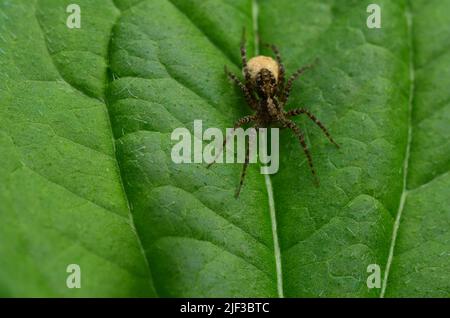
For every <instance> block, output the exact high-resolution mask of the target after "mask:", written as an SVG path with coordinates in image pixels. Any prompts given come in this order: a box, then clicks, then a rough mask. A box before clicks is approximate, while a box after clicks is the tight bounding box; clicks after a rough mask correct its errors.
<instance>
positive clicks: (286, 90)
mask: <svg viewBox="0 0 450 318" xmlns="http://www.w3.org/2000/svg"><path fill="white" fill-rule="evenodd" d="M313 66H314V64H308V65H306V66H303V67H301V68H299V69H298V70H297V71H295V72H294V74H292V75H291V77H289V80H288V81H287V83H286V86H285V87H284V90H283V93H282V94H281V104H283V105H284V104H286V102H287V100H288V99H289V95H290V94H291V89H292V85H293V84H294V81H295V80H296V79H297V78H298V77H299V76H300V75H302V74H303V73H304V72H305V71H307V70H308V69H310V68H312V67H313Z"/></svg>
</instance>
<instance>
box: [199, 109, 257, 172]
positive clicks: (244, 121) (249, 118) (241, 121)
mask: <svg viewBox="0 0 450 318" xmlns="http://www.w3.org/2000/svg"><path fill="white" fill-rule="evenodd" d="M255 119H256V115H249V116H245V117H242V118H241V119H239V120H238V121H237V122H236V123H235V124H234V126H233V132H234V131H235V130H236V129H237V128H239V127H241V126H242V125H245V124H248V123H249V122H252V121H254V120H255ZM228 137H229V136H226V137H225V140H224V141H223V144H222V148H221V149H220V151H219V152H218V153H217V155H216V157H215V158H214V161H213V162H211V163H209V164H208V165H207V166H206V168H209V167H211V166H212V165H213V164H214V163H215V162H216V160H217V158H219V156H220V154H221V153H222V151H223V149H224V148H225V145H226V144H227V141H228Z"/></svg>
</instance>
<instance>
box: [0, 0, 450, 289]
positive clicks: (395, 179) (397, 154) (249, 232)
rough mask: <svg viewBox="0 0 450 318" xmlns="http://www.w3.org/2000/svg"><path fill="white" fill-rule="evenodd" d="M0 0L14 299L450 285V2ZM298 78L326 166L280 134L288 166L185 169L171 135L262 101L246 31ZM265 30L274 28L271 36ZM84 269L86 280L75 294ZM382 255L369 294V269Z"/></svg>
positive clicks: (4, 209)
mask: <svg viewBox="0 0 450 318" xmlns="http://www.w3.org/2000/svg"><path fill="white" fill-rule="evenodd" d="M70 3H72V1H61V0H41V1H29V0H27V1H25V0H21V1H7V0H4V1H1V2H0V70H1V71H0V160H1V162H2V165H1V166H0V202H1V204H0V296H58V297H60V296H66V297H71V296H97V297H101V296H110V297H114V296H148V297H154V296H166V297H193V296H196V297H213V296H215V297H220V296H222V297H230V296H246V297H279V296H286V297H314V296H320V297H330V296H355V297H379V296H386V297H398V296H418V297H421V296H428V297H435V296H449V295H450V283H449V282H450V277H449V273H450V254H449V250H448V242H449V241H450V237H449V236H450V232H449V230H448V229H449V225H450V210H449V206H450V201H449V197H448V195H447V194H448V190H449V186H450V176H449V174H448V167H449V162H450V157H449V153H450V142H449V138H448V135H449V128H448V122H449V119H450V109H449V100H450V98H449V91H448V89H447V88H448V87H449V84H450V74H449V71H448V70H450V67H449V66H450V54H449V50H448V47H447V46H446V43H448V41H449V40H450V28H449V27H448V25H449V23H450V17H449V16H448V15H446V12H448V10H449V9H450V1H448V0H445V1H443V0H439V1H437V0H435V1H422V0H418V1H414V2H413V1H406V0H405V1H395V2H394V1H389V0H384V1H378V2H377V3H378V4H379V5H380V6H381V10H382V28H381V29H369V28H367V26H366V19H367V16H368V15H369V13H367V12H366V8H367V6H368V4H370V3H371V1H360V0H346V1H339V2H338V1H331V0H330V1H313V0H299V1H288V0H276V1H275V0H260V1H257V0H254V1H250V0H246V1H241V0H228V1H225V0H222V1H220V0H208V1H204V0H189V1H186V0H171V1H168V0H116V1H112V0H110V1H104V2H102V4H99V3H98V2H97V1H92V0H78V1H77V4H79V5H80V7H81V28H80V29H69V28H67V26H66V19H67V17H68V15H69V13H67V12H66V7H67V6H68V5H69V4H70ZM243 27H245V28H246V31H247V32H246V33H247V38H248V54H249V56H254V55H255V54H258V51H260V53H262V54H265V55H268V54H270V52H269V51H266V49H264V48H263V46H261V43H260V42H265V43H274V44H276V45H277V46H278V47H279V48H280V50H281V53H282V57H283V59H284V61H285V66H286V69H287V71H288V74H290V73H292V72H293V71H295V70H296V69H297V68H298V67H300V66H303V65H305V64H308V63H310V62H312V61H313V60H314V59H315V58H318V63H317V65H316V66H315V67H314V68H313V69H312V70H310V71H308V72H307V73H305V74H304V75H303V77H302V78H301V80H300V81H299V82H297V83H296V84H295V85H294V89H293V92H292V94H291V98H290V101H289V103H288V105H287V108H295V107H307V108H309V109H310V110H311V111H312V112H313V113H315V114H316V115H317V117H318V118H319V119H320V120H321V121H322V122H323V123H324V124H325V125H326V126H327V127H328V128H329V130H330V132H331V134H332V135H333V137H334V138H335V139H336V140H337V141H338V143H340V145H341V148H340V149H339V150H337V149H336V148H335V147H333V145H330V144H329V143H328V141H327V140H326V138H325V137H324V136H323V135H322V133H321V131H320V130H319V129H317V128H316V127H315V125H314V123H311V122H309V121H307V120H306V119H303V118H299V119H298V120H296V122H297V123H298V124H299V125H300V127H301V128H302V129H303V130H304V131H305V133H306V135H307V139H308V144H309V146H310V148H311V152H312V154H313V161H314V164H315V166H316V168H317V171H318V175H319V177H320V180H321V185H320V187H318V188H317V187H315V186H314V184H313V182H312V177H311V173H310V171H309V169H308V166H307V164H306V161H305V157H304V155H303V153H302V150H301V148H300V147H299V144H298V140H297V139H296V138H295V137H294V136H293V135H292V134H291V133H290V132H289V131H287V130H283V131H282V132H281V139H280V158H281V162H280V170H279V172H278V173H277V174H276V175H273V176H271V177H264V175H261V174H260V173H259V167H258V166H257V165H256V164H253V165H251V167H250V169H249V172H248V173H247V177H246V180H245V185H244V188H243V191H242V193H241V196H240V198H239V199H235V198H234V196H233V194H234V191H235V188H236V186H237V183H238V182H239V174H240V170H241V166H240V165H238V164H216V165H215V166H213V167H212V168H210V169H206V165H205V164H181V165H180V164H175V163H173V162H172V160H171V157H170V154H171V148H172V146H173V144H174V142H173V141H171V132H172V131H173V129H175V128H178V127H186V128H188V129H189V130H191V131H192V130H193V121H194V120H195V119H201V120H203V127H204V128H205V129H206V128H207V127H219V128H222V129H224V128H226V127H232V125H233V123H234V122H235V121H236V120H237V119H238V118H240V117H242V116H243V115H245V114H248V113H250V110H249V108H248V107H247V106H245V102H244V100H243V98H242V96H241V94H240V92H239V91H238V89H237V88H233V87H232V85H231V84H230V83H229V81H228V80H227V79H226V77H225V75H224V73H223V66H224V65H227V66H228V67H229V68H230V69H231V70H232V71H233V72H235V73H237V74H239V73H240V67H241V63H240V56H239V43H240V40H241V33H242V28H243ZM258 39H259V40H258ZM69 264H78V265H80V268H81V288H80V289H69V288H67V286H66V279H67V277H68V275H69V273H67V272H66V268H67V266H68V265H69ZM370 264H378V265H379V266H380V267H381V274H382V280H383V281H382V288H373V289H369V288H368V287H367V284H366V280H367V277H368V276H369V275H370V273H368V272H367V266H368V265H370Z"/></svg>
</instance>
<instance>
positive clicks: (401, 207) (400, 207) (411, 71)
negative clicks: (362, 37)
mask: <svg viewBox="0 0 450 318" xmlns="http://www.w3.org/2000/svg"><path fill="white" fill-rule="evenodd" d="M410 6H411V4H410V3H409V2H408V4H407V8H406V13H405V15H406V20H407V26H408V46H409V80H410V87H409V101H408V139H407V143H406V149H405V159H404V161H403V187H402V194H401V196H400V202H399V205H398V210H397V214H396V217H395V222H394V227H393V231H392V239H391V245H390V248H389V255H388V260H387V262H386V269H385V272H384V278H383V284H382V287H381V293H380V298H384V295H385V293H386V288H387V283H388V279H389V272H390V269H391V265H392V260H393V258H394V250H395V243H396V241H397V235H398V230H399V227H400V221H401V217H402V213H403V210H404V207H405V203H406V198H407V196H408V189H407V186H406V183H407V178H408V164H409V157H410V152H411V140H412V133H413V132H412V105H413V100H414V91H415V85H414V83H415V70H414V48H413V30H412V28H413V20H412V12H411V7H410Z"/></svg>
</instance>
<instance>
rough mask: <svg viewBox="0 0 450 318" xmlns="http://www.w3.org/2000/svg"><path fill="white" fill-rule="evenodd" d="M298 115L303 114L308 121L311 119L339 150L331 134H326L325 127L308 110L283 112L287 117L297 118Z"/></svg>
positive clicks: (298, 109)
mask: <svg viewBox="0 0 450 318" xmlns="http://www.w3.org/2000/svg"><path fill="white" fill-rule="evenodd" d="M300 114H305V115H306V116H308V117H309V119H311V120H312V121H313V122H314V123H316V125H317V126H319V127H320V129H322V131H323V133H324V134H325V136H327V138H328V140H329V141H330V142H331V143H332V144H334V145H335V146H336V147H338V148H340V147H339V145H338V144H337V143H336V142H335V141H334V139H333V137H331V134H330V133H329V132H328V129H327V128H326V127H325V125H324V124H322V123H321V122H320V120H318V119H317V117H316V116H314V114H312V113H311V112H310V111H309V110H307V109H304V108H296V109H291V110H289V111H287V112H285V116H287V117H292V116H297V115H300Z"/></svg>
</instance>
